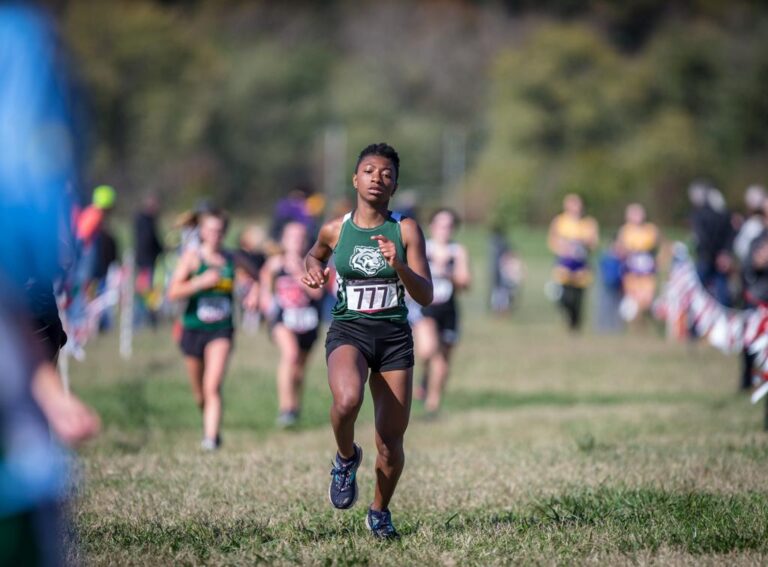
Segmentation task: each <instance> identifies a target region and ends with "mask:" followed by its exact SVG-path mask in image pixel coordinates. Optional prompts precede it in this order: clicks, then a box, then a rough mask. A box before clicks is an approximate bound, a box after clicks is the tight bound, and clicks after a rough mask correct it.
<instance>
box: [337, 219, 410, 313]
mask: <svg viewBox="0 0 768 567" xmlns="http://www.w3.org/2000/svg"><path fill="white" fill-rule="evenodd" d="M401 219H402V215H400V214H398V213H390V214H389V217H388V218H387V220H385V221H384V223H383V224H381V225H379V226H377V227H374V228H360V227H359V226H357V225H356V224H355V223H354V222H352V213H347V214H346V215H345V216H344V220H343V222H342V224H341V231H340V233H339V241H338V243H337V244H336V248H334V250H333V259H334V265H335V267H336V283H337V284H338V288H339V289H338V292H337V293H336V305H334V307H333V311H332V315H333V318H334V319H337V320H339V321H351V320H354V319H362V318H365V319H379V320H386V321H394V322H398V323H405V322H406V321H407V320H408V308H407V307H406V306H405V287H404V286H403V284H402V282H401V281H400V278H399V277H398V275H397V272H396V271H395V269H394V268H392V267H391V266H390V265H389V264H388V263H387V261H386V260H385V259H384V256H382V254H381V252H380V251H379V243H378V242H376V241H375V240H371V236H375V235H377V234H381V235H383V236H386V237H387V238H388V239H390V240H391V241H392V242H394V243H395V248H396V249H397V255H398V257H399V258H400V259H401V260H402V261H405V259H406V258H405V247H404V246H403V240H402V238H401V236H400V220H401Z"/></svg>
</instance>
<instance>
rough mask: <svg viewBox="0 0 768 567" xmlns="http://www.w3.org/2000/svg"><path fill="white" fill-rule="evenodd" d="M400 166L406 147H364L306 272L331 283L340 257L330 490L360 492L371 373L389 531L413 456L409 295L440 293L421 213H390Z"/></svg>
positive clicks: (378, 529) (342, 499)
mask: <svg viewBox="0 0 768 567" xmlns="http://www.w3.org/2000/svg"><path fill="white" fill-rule="evenodd" d="M399 166H400V160H399V157H398V155H397V152H395V150H394V149H393V148H392V147H390V146H388V145H387V144H372V145H370V146H368V147H366V148H365V149H363V151H362V152H361V153H360V156H359V158H358V161H357V165H356V167H355V174H354V175H353V177H352V182H353V185H354V187H355V190H356V191H357V207H356V208H355V210H354V211H352V212H351V213H349V214H347V215H345V216H344V217H343V218H339V219H336V220H334V221H331V222H329V223H328V224H326V225H324V226H323V227H322V229H321V230H320V234H319V236H318V239H317V242H315V244H314V246H313V247H312V249H311V250H310V251H309V254H308V255H307V258H306V268H307V273H306V274H305V275H304V277H303V278H302V280H303V281H304V283H305V284H307V285H308V286H309V287H312V288H318V287H320V286H322V285H324V284H325V283H326V281H327V279H328V276H329V273H330V270H329V269H328V268H327V267H326V263H327V262H328V260H329V259H330V258H331V255H333V256H334V265H335V267H336V271H337V274H338V275H337V283H338V288H339V289H338V295H337V301H336V305H335V307H334V309H333V322H332V323H331V327H330V329H329V330H328V335H327V338H326V358H327V360H328V382H329V384H330V387H331V393H332V394H333V405H332V407H331V424H332V426H333V432H334V435H335V437H336V444H337V448H338V452H337V455H336V459H335V461H334V466H333V469H332V470H331V476H332V479H331V485H330V487H329V498H330V500H331V503H332V504H333V505H334V506H335V507H336V508H339V509H347V508H351V507H352V505H353V504H354V503H355V501H356V499H357V481H356V473H357V468H358V467H359V466H360V462H361V461H362V449H361V448H360V447H359V446H358V445H357V444H355V442H354V434H355V420H356V419H357V414H358V412H359V411H360V406H361V405H362V402H363V391H364V385H365V382H366V379H367V378H368V375H369V371H370V389H371V395H372V396H373V404H374V408H375V411H374V413H375V423H376V448H377V450H378V455H377V458H376V490H375V494H374V499H373V503H372V504H371V506H370V508H369V510H368V514H367V516H366V525H367V526H368V529H369V530H370V531H371V533H372V534H373V535H374V536H376V537H378V538H383V539H388V538H393V537H397V532H396V530H395V528H394V526H393V525H392V519H391V516H390V513H389V508H388V506H389V501H390V499H391V498H392V495H393V493H394V491H395V487H396V486H397V481H398V479H399V477H400V473H401V472H402V470H403V465H404V462H405V455H404V452H403V436H404V434H405V430H406V428H407V426H408V419H409V416H410V409H411V397H412V389H413V383H412V382H413V339H412V337H411V329H410V326H409V325H408V322H407V317H408V309H407V308H406V306H405V293H406V291H407V292H408V294H409V295H410V296H411V297H412V298H413V299H414V300H415V301H416V302H417V303H419V304H420V305H428V304H429V303H430V302H431V301H432V279H431V276H430V273H429V265H428V263H427V259H426V254H425V250H424V235H423V234H422V232H421V229H420V228H419V225H418V224H417V223H416V221H414V220H413V219H409V218H401V217H400V216H399V215H397V214H394V213H391V212H390V211H389V201H390V199H391V198H392V195H393V194H394V193H395V191H396V190H397V176H398V172H399Z"/></svg>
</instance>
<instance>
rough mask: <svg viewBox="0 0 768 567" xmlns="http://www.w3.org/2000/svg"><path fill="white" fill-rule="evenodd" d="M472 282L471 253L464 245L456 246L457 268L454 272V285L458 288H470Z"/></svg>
mask: <svg viewBox="0 0 768 567" xmlns="http://www.w3.org/2000/svg"><path fill="white" fill-rule="evenodd" d="M471 284H472V275H471V272H470V270H469V254H467V249H466V248H464V247H463V246H462V245H460V244H459V245H458V247H457V248H456V268H455V270H454V273H453V285H455V286H456V287H457V288H458V289H469V286H470V285H471Z"/></svg>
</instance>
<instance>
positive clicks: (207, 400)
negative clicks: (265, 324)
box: [168, 211, 259, 450]
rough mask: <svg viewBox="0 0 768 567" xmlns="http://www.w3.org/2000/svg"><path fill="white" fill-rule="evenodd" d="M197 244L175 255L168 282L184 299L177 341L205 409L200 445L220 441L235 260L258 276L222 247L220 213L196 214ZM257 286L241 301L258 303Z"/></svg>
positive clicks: (222, 217)
mask: <svg viewBox="0 0 768 567" xmlns="http://www.w3.org/2000/svg"><path fill="white" fill-rule="evenodd" d="M199 226H200V241H201V243H200V247H199V249H197V248H191V249H189V250H187V251H186V252H185V253H184V254H183V255H182V257H181V259H180V260H179V264H178V265H177V266H176V270H175V272H174V273H173V276H172V277H171V282H170V285H169V287H168V298H169V299H171V300H179V299H186V300H187V307H186V309H185V310H184V315H183V317H182V327H183V332H182V335H181V341H180V347H181V351H182V352H183V353H184V360H185V362H186V366H187V372H188V374H189V380H190V383H191V385H192V392H193V393H194V396H195V401H196V402H197V405H198V407H200V410H201V411H202V412H203V441H202V444H201V446H202V448H203V449H204V450H213V449H217V448H218V447H219V444H220V441H221V440H220V437H219V425H220V423H221V383H222V381H223V380H224V372H225V370H226V367H227V362H228V360H229V355H230V353H231V350H232V337H233V335H234V324H233V321H232V313H233V310H234V307H235V306H234V302H233V295H232V291H233V288H234V279H235V265H236V264H237V265H238V266H239V267H242V268H243V269H245V270H246V271H247V272H249V273H250V275H251V277H253V278H257V277H258V271H257V270H256V269H255V268H254V267H253V266H252V265H251V264H250V263H249V262H247V261H245V259H244V258H243V257H242V256H239V255H237V254H233V253H231V252H228V251H226V250H224V249H223V248H222V246H221V245H222V241H223V239H224V234H225V232H226V229H227V218H226V216H225V215H224V214H223V213H220V212H216V211H212V212H207V213H205V214H204V215H202V217H201V218H200V224H199ZM258 302H259V297H258V286H253V288H252V290H251V292H249V293H248V295H247V296H246V297H245V299H244V300H243V307H245V308H246V309H256V308H257V307H258Z"/></svg>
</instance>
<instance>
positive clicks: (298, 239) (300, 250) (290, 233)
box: [280, 222, 307, 255]
mask: <svg viewBox="0 0 768 567" xmlns="http://www.w3.org/2000/svg"><path fill="white" fill-rule="evenodd" d="M306 240H307V229H306V228H305V227H304V225H303V224H299V223H293V222H292V223H289V224H287V225H285V228H284V229H283V238H282V239H281V242H280V243H281V244H282V246H283V250H285V253H286V254H297V255H302V254H304V248H305V246H306Z"/></svg>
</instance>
